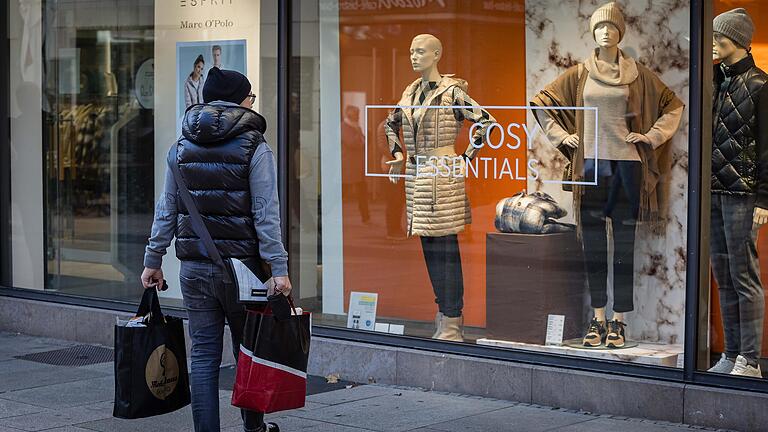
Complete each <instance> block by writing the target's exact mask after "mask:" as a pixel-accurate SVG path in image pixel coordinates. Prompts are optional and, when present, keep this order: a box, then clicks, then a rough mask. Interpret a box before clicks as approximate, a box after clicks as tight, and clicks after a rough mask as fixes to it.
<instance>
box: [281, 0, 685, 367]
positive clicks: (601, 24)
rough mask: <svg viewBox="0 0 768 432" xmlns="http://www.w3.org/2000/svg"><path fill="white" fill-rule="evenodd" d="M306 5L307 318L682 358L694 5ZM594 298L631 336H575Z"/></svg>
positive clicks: (303, 258)
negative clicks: (394, 179) (394, 177)
mask: <svg viewBox="0 0 768 432" xmlns="http://www.w3.org/2000/svg"><path fill="white" fill-rule="evenodd" d="M598 7H600V9H598ZM293 8H294V17H293V20H294V21H293V24H294V31H295V33H294V35H293V36H294V37H293V40H294V46H293V47H292V55H293V59H292V60H293V61H292V63H291V68H292V69H291V70H292V81H291V95H292V99H291V108H292V110H293V111H292V115H293V117H292V118H291V121H292V125H293V126H292V128H291V130H292V131H293V133H294V134H293V135H292V136H291V137H290V145H291V152H292V155H293V159H292V162H293V163H294V165H293V166H294V168H295V169H293V170H292V171H291V173H290V174H291V176H292V181H293V184H294V187H293V188H292V189H291V193H292V196H291V197H290V202H292V203H300V204H299V206H298V208H296V207H292V208H291V210H292V212H291V216H292V222H291V224H290V225H291V227H292V231H291V240H292V241H291V245H290V248H291V250H290V251H289V253H290V254H291V255H292V259H293V263H294V266H293V268H292V272H293V274H292V276H293V277H294V279H297V278H300V280H301V283H300V284H299V285H300V289H301V299H302V302H303V303H304V304H305V305H306V306H307V307H308V308H310V309H312V310H314V311H315V313H316V315H315V318H316V322H318V323H321V324H328V325H339V326H346V327H351V328H359V329H364V330H369V331H386V332H390V333H402V332H404V333H405V334H408V335H415V336H422V337H436V338H439V339H445V340H463V341H464V342H465V343H477V344H483V345H488V346H495V347H501V348H519V349H528V350H536V351H546V352H555V353H563V354H568V355H576V356H586V357H594V358H606V359H612V360H624V361H631V362H637V363H645V364H654V365H662V366H671V367H675V366H679V365H680V364H681V362H682V355H681V354H682V342H683V328H684V325H683V317H684V306H685V305H684V297H685V295H684V294H685V293H684V288H685V259H686V257H685V250H686V238H685V232H686V224H687V220H686V218H685V214H686V211H685V210H686V206H687V204H686V203H687V153H688V140H687V125H688V120H687V119H688V114H687V112H686V111H685V109H684V105H685V104H686V102H687V99H688V76H689V62H688V59H689V42H688V37H689V29H688V26H689V6H688V4H687V2H674V1H652V2H642V4H640V3H636V2H618V3H617V4H613V5H608V6H603V3H602V2H599V4H595V2H562V1H548V0H547V1H522V0H511V1H482V2H479V1H478V2H474V1H473V2H469V1H451V0H446V1H441V2H431V1H414V2H395V1H392V2H388V1H380V2H346V1H335V0H323V1H320V2H319V4H311V3H310V2H299V1H295V2H293ZM593 30H595V32H594V33H593ZM606 32H607V35H606ZM419 35H421V36H419ZM425 35H426V36H425ZM606 38H607V39H606ZM604 39H606V40H604ZM616 42H620V43H619V44H618V48H620V51H619V50H617V49H616V48H617V46H616ZM598 54H599V56H598ZM592 71H594V72H592ZM443 74H444V75H443ZM530 105H536V106H533V107H532V106H530ZM571 135H573V136H571ZM571 145H572V146H573V148H574V154H571V151H570V150H569V149H570V148H571ZM577 150H578V151H577ZM400 153H402V158H403V159H402V162H394V165H393V161H398V157H399V156H400ZM566 154H567V155H569V156H570V158H571V159H572V160H573V164H572V167H573V168H574V171H573V174H570V171H568V169H567V166H566V164H567V162H568V160H567V157H566V156H565V155H566ZM393 166H394V167H395V168H396V171H395V174H398V175H399V176H400V177H399V178H398V180H399V181H397V182H392V181H390V178H389V177H390V168H391V167H393ZM564 173H569V177H568V178H567V179H566V178H564ZM565 189H570V190H565ZM573 189H575V190H576V193H573V192H572V191H571V190H573ZM543 194H547V195H543ZM606 216H607V217H606ZM470 220H471V223H470ZM297 264H298V265H297ZM603 307H604V308H605V311H602V310H596V308H597V309H601V308H603ZM602 312H605V317H603V315H602ZM617 312H619V313H623V314H618V315H617ZM595 315H597V316H599V318H600V321H601V323H600V324H599V325H598V326H597V327H599V328H602V327H603V326H605V325H606V324H605V321H606V320H612V319H618V321H619V322H614V323H613V324H612V325H611V327H610V328H611V329H613V330H614V332H615V333H616V334H617V335H618V334H620V333H621V330H622V329H623V330H624V331H625V333H624V335H625V343H624V345H623V346H621V345H622V344H621V341H620V339H613V338H612V339H611V340H612V341H615V342H614V343H613V345H615V346H614V347H613V348H611V347H608V346H607V345H608V344H607V342H606V341H605V338H604V336H603V335H604V333H602V330H599V334H598V335H597V337H596V339H597V340H595V341H594V344H595V345H596V346H595V347H585V346H584V342H585V341H584V336H586V334H587V332H588V331H589V327H590V321H591V319H592V318H593V317H594V316H595ZM601 336H603V337H602V338H601ZM601 339H602V340H601ZM588 342H589V341H588Z"/></svg>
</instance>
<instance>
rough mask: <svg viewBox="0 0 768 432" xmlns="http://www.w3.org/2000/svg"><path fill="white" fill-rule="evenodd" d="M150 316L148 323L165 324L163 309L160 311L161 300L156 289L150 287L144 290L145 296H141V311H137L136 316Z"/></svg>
mask: <svg viewBox="0 0 768 432" xmlns="http://www.w3.org/2000/svg"><path fill="white" fill-rule="evenodd" d="M146 314H150V315H149V320H148V321H147V323H164V322H165V316H164V315H163V311H162V309H160V299H159V298H158V297H157V290H156V289H155V287H149V288H146V289H144V294H143V295H142V296H141V303H139V309H138V310H137V311H136V316H144V315H146Z"/></svg>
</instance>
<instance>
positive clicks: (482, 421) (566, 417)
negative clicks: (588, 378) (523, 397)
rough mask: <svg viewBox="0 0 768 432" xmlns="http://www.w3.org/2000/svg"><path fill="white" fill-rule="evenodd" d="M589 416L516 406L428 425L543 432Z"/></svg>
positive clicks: (473, 430) (468, 431)
mask: <svg viewBox="0 0 768 432" xmlns="http://www.w3.org/2000/svg"><path fill="white" fill-rule="evenodd" d="M588 420H592V417H590V416H586V415H583V414H574V413H568V412H561V411H555V410H552V409H541V408H530V407H523V406H513V407H509V408H503V409H500V410H496V411H491V412H487V413H483V414H478V415H473V416H469V417H464V418H462V419H458V420H453V421H450V422H446V423H438V424H432V425H429V426H428V427H430V428H432V429H435V430H439V431H455V430H457V429H458V430H461V431H466V432H487V431H492V430H502V429H499V428H500V427H502V426H503V427H504V428H505V429H504V430H507V431H510V432H512V431H520V432H544V431H549V430H559V429H557V428H561V427H564V426H568V425H572V424H577V423H582V422H585V421H588Z"/></svg>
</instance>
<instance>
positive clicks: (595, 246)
mask: <svg viewBox="0 0 768 432" xmlns="http://www.w3.org/2000/svg"><path fill="white" fill-rule="evenodd" d="M609 181H610V178H608V177H599V178H598V185H597V186H585V187H584V195H583V196H582V200H581V209H580V212H581V231H582V243H583V247H584V267H585V271H586V272H587V282H588V283H589V293H590V297H591V304H592V307H593V308H594V309H600V308H605V306H606V304H607V303H608V294H607V292H606V290H607V287H606V284H607V277H608V238H607V237H606V231H605V230H606V221H605V217H604V216H601V215H604V214H605V204H606V200H607V192H608V188H607V183H608V182H609Z"/></svg>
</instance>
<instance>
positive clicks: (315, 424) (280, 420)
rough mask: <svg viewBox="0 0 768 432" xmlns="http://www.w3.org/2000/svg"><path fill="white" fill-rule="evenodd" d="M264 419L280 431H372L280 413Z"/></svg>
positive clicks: (235, 430)
mask: <svg viewBox="0 0 768 432" xmlns="http://www.w3.org/2000/svg"><path fill="white" fill-rule="evenodd" d="M265 421H268V422H275V423H277V425H278V426H280V430H281V431H290V432H296V431H312V432H373V430H372V429H362V428H359V427H350V426H344V425H340V424H335V423H328V422H321V421H316V420H309V419H305V418H300V417H294V416H286V415H280V416H279V417H276V416H269V415H268V416H266V418H265ZM242 431H243V428H242V427H241V426H231V427H228V428H222V430H221V432H242Z"/></svg>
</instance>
